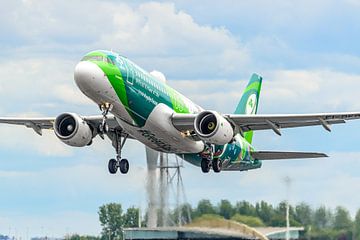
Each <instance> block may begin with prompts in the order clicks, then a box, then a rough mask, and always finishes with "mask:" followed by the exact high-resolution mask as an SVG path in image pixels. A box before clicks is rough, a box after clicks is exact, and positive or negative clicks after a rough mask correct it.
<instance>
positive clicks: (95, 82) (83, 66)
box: [74, 61, 106, 93]
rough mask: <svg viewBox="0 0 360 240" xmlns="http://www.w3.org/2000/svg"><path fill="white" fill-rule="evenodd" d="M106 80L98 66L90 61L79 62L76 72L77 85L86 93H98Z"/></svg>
mask: <svg viewBox="0 0 360 240" xmlns="http://www.w3.org/2000/svg"><path fill="white" fill-rule="evenodd" d="M104 78H106V76H105V74H104V72H103V71H102V70H101V69H100V67H99V66H98V65H96V64H95V63H93V62H89V61H81V62H79V63H78V64H77V65H76V67H75V71H74V80H75V82H76V85H77V86H78V87H79V88H80V90H81V91H82V92H84V93H89V92H90V91H96V89H98V88H99V85H101V84H102V83H103V81H104Z"/></svg>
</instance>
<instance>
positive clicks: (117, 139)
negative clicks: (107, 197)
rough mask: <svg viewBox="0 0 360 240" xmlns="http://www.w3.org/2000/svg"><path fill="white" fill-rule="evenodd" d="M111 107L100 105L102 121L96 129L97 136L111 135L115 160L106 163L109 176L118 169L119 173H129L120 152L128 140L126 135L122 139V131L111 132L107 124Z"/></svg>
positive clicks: (127, 163) (127, 164) (126, 162)
mask: <svg viewBox="0 0 360 240" xmlns="http://www.w3.org/2000/svg"><path fill="white" fill-rule="evenodd" d="M112 107H113V106H112V105H111V104H109V103H105V104H101V105H100V109H101V111H102V115H103V119H102V122H101V123H100V125H99V127H98V132H99V135H100V136H101V137H102V138H104V134H108V136H110V135H111V139H112V142H113V146H114V148H115V150H116V159H110V160H109V163H108V169H109V172H110V173H111V174H115V173H116V172H117V170H118V169H119V170H120V172H121V173H123V174H126V173H128V171H129V167H130V165H129V161H128V160H127V159H125V158H124V159H122V158H121V150H122V148H123V147H124V145H125V142H126V139H127V138H128V134H125V135H124V137H123V140H121V138H122V131H121V130H118V129H114V130H111V132H110V128H109V125H108V124H107V122H106V120H107V115H108V113H109V111H111V109H112Z"/></svg>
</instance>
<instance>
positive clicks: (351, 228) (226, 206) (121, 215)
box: [69, 199, 360, 240]
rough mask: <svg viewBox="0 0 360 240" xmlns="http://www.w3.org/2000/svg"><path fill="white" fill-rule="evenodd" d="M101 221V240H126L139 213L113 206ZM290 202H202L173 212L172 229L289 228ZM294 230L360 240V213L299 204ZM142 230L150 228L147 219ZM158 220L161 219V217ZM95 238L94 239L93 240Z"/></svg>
mask: <svg viewBox="0 0 360 240" xmlns="http://www.w3.org/2000/svg"><path fill="white" fill-rule="evenodd" d="M98 213H99V221H100V224H101V226H102V233H101V239H104V240H105V239H107V240H111V239H122V237H123V228H129V227H138V226H139V223H140V222H139V209H138V208H135V207H131V208H128V209H127V210H126V211H124V210H123V209H122V206H121V204H118V203H110V204H106V205H103V206H101V207H100V208H99V212H98ZM285 214H286V202H281V203H279V204H278V205H276V206H274V205H272V204H269V203H267V202H265V201H261V202H258V203H256V204H252V203H250V202H247V201H239V202H236V203H235V204H232V203H231V202H230V201H228V200H221V201H220V202H219V203H217V204H215V205H214V204H213V203H211V202H210V201H209V200H206V199H204V200H201V201H199V202H198V204H197V205H196V206H194V207H193V206H191V205H189V204H185V205H182V206H180V207H179V208H177V209H173V210H172V211H170V212H169V215H168V224H169V225H178V224H179V221H181V224H182V225H186V224H188V223H190V222H191V220H194V219H196V218H200V217H202V216H204V215H206V216H207V217H213V218H214V219H215V220H216V219H217V218H219V217H220V218H225V219H229V220H233V221H236V222H240V223H244V224H247V225H249V226H252V227H266V226H268V227H270V226H271V227H285V226H286V219H285ZM289 216H290V226H292V227H304V228H305V231H304V233H303V235H302V238H304V239H305V238H306V239H360V210H359V211H358V212H357V214H356V217H355V219H351V216H350V213H349V211H348V210H347V209H346V208H344V207H341V206H338V207H336V208H335V209H329V208H326V207H325V206H321V207H318V208H312V207H311V206H310V205H309V204H306V203H299V204H297V205H294V206H293V205H290V207H289ZM144 218H145V219H143V220H142V221H141V223H140V224H141V226H142V227H146V218H147V215H146V214H145V217H144ZM158 219H161V218H160V216H159V218H158ZM69 238H70V239H73V240H80V239H82V240H86V239H89V238H88V237H81V236H78V235H74V236H71V237H69ZM93 239H94V238H91V240H93Z"/></svg>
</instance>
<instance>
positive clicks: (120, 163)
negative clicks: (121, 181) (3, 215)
mask: <svg viewBox="0 0 360 240" xmlns="http://www.w3.org/2000/svg"><path fill="white" fill-rule="evenodd" d="M114 135H115V136H114V138H113V146H114V147H115V150H116V159H110V160H109V164H108V169H109V172H110V173H111V174H115V173H116V172H117V170H118V169H119V170H120V172H121V173H123V174H126V173H128V171H129V168H130V164H129V161H128V160H127V159H125V158H124V159H122V158H121V150H122V148H123V147H124V145H125V142H126V139H127V138H128V135H127V134H126V135H125V136H124V139H123V140H121V131H120V130H115V131H114Z"/></svg>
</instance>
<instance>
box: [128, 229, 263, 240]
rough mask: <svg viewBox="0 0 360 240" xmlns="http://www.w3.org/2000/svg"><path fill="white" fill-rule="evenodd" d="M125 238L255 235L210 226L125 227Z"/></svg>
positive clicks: (238, 239)
mask: <svg viewBox="0 0 360 240" xmlns="http://www.w3.org/2000/svg"><path fill="white" fill-rule="evenodd" d="M124 234H125V239H127V240H130V239H133V240H147V239H151V240H155V239H169V240H177V239H179V240H185V239H186V240H191V239H202V240H207V239H209V240H210V239H217V240H221V239H224V240H225V239H226V240H247V239H249V240H252V239H254V240H255V239H257V238H255V237H251V236H247V235H245V234H242V233H239V232H234V231H229V230H220V229H211V228H183V227H169V228H133V229H125V231H124Z"/></svg>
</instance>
